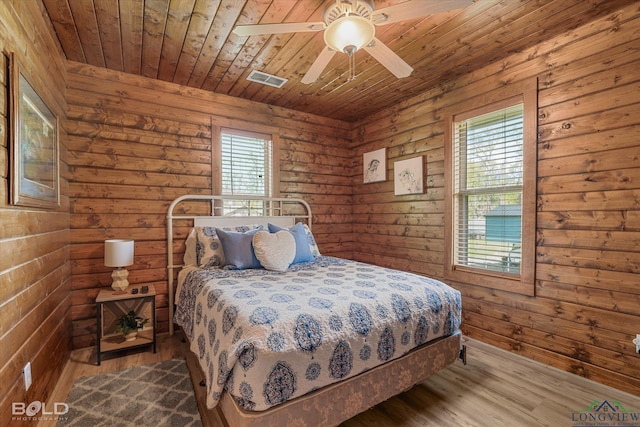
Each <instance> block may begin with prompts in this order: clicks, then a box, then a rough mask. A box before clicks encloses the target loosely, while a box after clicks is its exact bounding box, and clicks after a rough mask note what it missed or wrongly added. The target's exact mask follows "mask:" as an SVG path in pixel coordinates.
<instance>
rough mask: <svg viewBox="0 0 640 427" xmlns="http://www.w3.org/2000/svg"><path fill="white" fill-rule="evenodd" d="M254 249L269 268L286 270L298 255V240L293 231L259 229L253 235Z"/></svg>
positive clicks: (262, 263) (259, 258)
mask: <svg viewBox="0 0 640 427" xmlns="http://www.w3.org/2000/svg"><path fill="white" fill-rule="evenodd" d="M253 251H254V253H255V254H256V258H258V261H260V264H261V265H262V266H263V267H264V268H266V269H267V270H274V271H285V270H286V269H287V268H289V266H290V265H291V262H292V261H293V259H294V258H295V256H296V241H295V239H294V237H293V235H292V234H291V233H289V232H288V231H285V230H282V231H278V232H277V233H273V234H272V233H269V232H268V231H258V232H257V233H256V234H255V235H254V236H253Z"/></svg>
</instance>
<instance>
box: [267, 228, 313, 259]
mask: <svg viewBox="0 0 640 427" xmlns="http://www.w3.org/2000/svg"><path fill="white" fill-rule="evenodd" d="M268 227H269V231H270V232H271V233H276V232H278V231H282V230H287V229H286V228H282V227H280V226H277V225H275V224H271V223H269V224H268ZM288 231H289V233H291V234H292V235H293V238H294V239H295V241H296V257H295V258H294V259H293V262H292V264H298V263H300V262H307V261H313V260H314V259H315V257H314V256H313V254H312V253H311V249H310V248H309V239H308V238H307V232H306V231H305V230H304V227H303V225H302V223H301V222H299V223H297V224H296V225H294V226H293V227H291V228H290V229H289V230H288Z"/></svg>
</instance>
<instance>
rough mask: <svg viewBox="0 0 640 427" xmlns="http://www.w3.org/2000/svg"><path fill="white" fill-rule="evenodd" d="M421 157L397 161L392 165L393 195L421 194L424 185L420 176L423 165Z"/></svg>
mask: <svg viewBox="0 0 640 427" xmlns="http://www.w3.org/2000/svg"><path fill="white" fill-rule="evenodd" d="M422 157H423V156H420V157H414V158H412V159H407V160H398V161H397V162H395V163H394V164H393V176H394V180H393V181H394V182H393V184H394V191H395V195H396V196H399V195H403V194H422V193H423V192H424V183H423V179H422V174H423V171H424V164H423V161H422Z"/></svg>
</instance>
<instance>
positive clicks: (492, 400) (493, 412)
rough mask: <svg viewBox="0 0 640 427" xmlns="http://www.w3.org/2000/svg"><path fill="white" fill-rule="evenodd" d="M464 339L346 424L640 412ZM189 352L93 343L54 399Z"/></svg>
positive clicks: (178, 346)
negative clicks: (601, 409)
mask: <svg viewBox="0 0 640 427" xmlns="http://www.w3.org/2000/svg"><path fill="white" fill-rule="evenodd" d="M465 343H466V345H467V362H468V363H467V365H466V366H465V365H463V364H462V363H461V362H459V361H458V362H456V363H455V364H454V365H452V366H450V367H449V368H447V369H445V370H443V371H441V372H439V373H438V374H436V375H434V376H432V377H430V378H429V379H427V381H425V382H424V383H422V384H419V385H417V386H415V387H414V388H412V389H411V390H409V391H408V392H406V393H403V394H401V395H399V396H396V397H394V398H392V399H389V400H388V401H386V402H384V403H382V404H380V405H377V406H376V407H374V408H372V409H370V410H368V411H366V412H364V413H362V414H360V415H358V416H357V417H354V418H352V419H350V420H348V421H347V422H345V423H343V427H365V426H366V427H376V426H379V427H383V426H384V427H387V426H394V427H396V426H403V427H411V426H461V427H462V426H477V427H501V426H505V427H506V426H509V427H513V426H518V427H529V426H532V427H533V426H554V427H555V426H573V425H574V421H573V419H572V417H574V416H575V415H574V413H578V412H579V411H582V410H584V409H585V408H587V407H588V406H589V405H590V404H591V403H592V402H594V401H595V400H597V401H599V402H603V401H605V400H606V401H608V402H610V403H612V402H614V401H617V402H619V403H620V404H622V405H623V406H624V408H625V409H626V410H628V411H632V412H634V413H638V412H640V397H638V396H633V395H630V394H628V393H625V392H622V391H619V390H616V389H613V388H611V387H607V386H604V385H601V384H598V383H595V382H593V381H590V380H587V379H585V378H582V377H578V376H576V375H573V374H570V373H568V372H564V371H560V370H558V369H555V368H551V367H548V366H545V365H542V364H540V363H537V362H534V361H531V360H529V359H525V358H523V357H520V356H518V355H515V354H512V353H509V352H507V351H504V350H501V349H498V348H495V347H492V346H490V345H487V344H484V343H481V342H479V341H476V340H472V339H468V338H465ZM187 353H188V348H187V346H186V344H184V343H182V342H181V338H180V335H179V334H176V335H174V336H169V335H160V336H158V352H157V353H156V354H153V353H152V352H151V351H146V352H136V353H132V354H127V355H124V356H121V357H114V356H106V357H105V359H106V360H103V362H102V365H101V366H96V364H95V360H96V355H95V349H94V348H88V349H82V350H76V351H74V352H73V353H72V354H71V359H70V360H69V362H68V363H67V365H66V367H65V370H64V372H63V375H62V380H61V381H60V382H59V383H58V384H57V386H56V388H55V389H54V391H53V394H52V396H51V399H50V402H63V401H65V400H66V397H67V395H68V394H69V391H70V390H71V386H72V385H73V382H74V381H75V380H76V379H77V378H80V377H83V376H88V375H95V374H98V373H102V372H111V371H116V370H120V369H124V368H127V367H130V366H135V365H144V364H148V363H153V362H156V361H160V360H167V359H171V358H175V357H182V356H184V355H186V354H187ZM194 388H195V389H196V397H197V398H198V403H199V405H201V407H203V405H204V396H203V389H202V387H199V386H198V385H197V381H196V386H195V387H194ZM201 412H202V411H201ZM206 417H207V419H206V420H205V425H209V426H211V427H222V426H224V425H225V423H224V422H222V421H221V420H220V418H219V417H218V414H217V411H206ZM54 425H55V423H54V422H49V423H47V422H41V423H40V424H39V426H41V427H49V426H54ZM576 425H577V424H576ZM603 425H609V424H603ZM611 425H613V424H611Z"/></svg>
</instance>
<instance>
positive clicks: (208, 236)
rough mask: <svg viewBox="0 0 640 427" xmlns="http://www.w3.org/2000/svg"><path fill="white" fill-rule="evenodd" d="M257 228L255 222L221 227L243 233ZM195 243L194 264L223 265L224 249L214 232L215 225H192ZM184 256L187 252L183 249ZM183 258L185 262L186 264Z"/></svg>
mask: <svg viewBox="0 0 640 427" xmlns="http://www.w3.org/2000/svg"><path fill="white" fill-rule="evenodd" d="M256 228H258V225H257V224H254V225H239V226H236V227H223V228H222V230H224V231H236V232H239V233H244V232H245V231H249V230H252V229H256ZM193 229H194V230H195V236H196V243H195V258H196V264H197V265H198V266H199V267H224V265H225V260H224V251H223V250H222V243H220V239H219V238H218V235H217V234H216V228H215V227H194V228H193ZM189 249H190V248H189V238H187V251H188V250H189ZM185 258H187V252H186V251H185ZM186 261H187V260H185V264H186Z"/></svg>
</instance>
